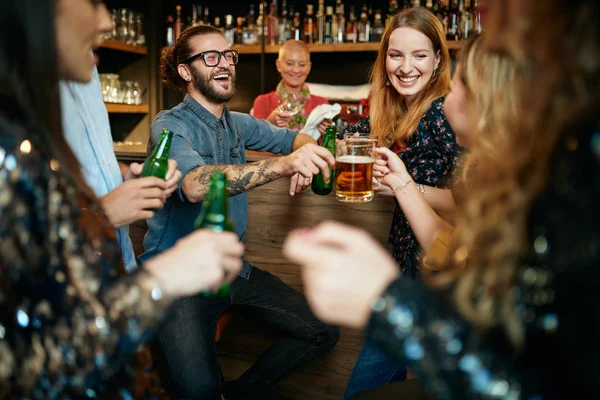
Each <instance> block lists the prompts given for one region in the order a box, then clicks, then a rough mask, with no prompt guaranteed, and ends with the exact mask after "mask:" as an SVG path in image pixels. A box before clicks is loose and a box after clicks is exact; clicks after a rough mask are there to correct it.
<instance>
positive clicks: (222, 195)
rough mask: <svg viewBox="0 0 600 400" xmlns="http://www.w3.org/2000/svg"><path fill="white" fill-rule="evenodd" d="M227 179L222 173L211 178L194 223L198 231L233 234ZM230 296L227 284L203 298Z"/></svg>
mask: <svg viewBox="0 0 600 400" xmlns="http://www.w3.org/2000/svg"><path fill="white" fill-rule="evenodd" d="M228 198H229V194H228V192H227V178H226V177H225V174H224V173H222V172H215V173H214V174H212V175H211V177H210V186H209V189H208V193H207V194H206V196H204V201H203V202H202V208H201V209H200V213H199V214H198V218H196V221H195V222H194V227H195V228H196V229H210V230H211V231H214V232H224V231H225V232H233V222H232V221H231V219H230V218H229V213H228V210H227V208H228V201H227V200H228ZM228 294H229V284H227V283H225V284H223V285H222V286H221V288H219V290H218V291H217V292H216V293H211V292H209V291H205V292H203V293H202V295H203V296H217V297H222V296H226V295H228Z"/></svg>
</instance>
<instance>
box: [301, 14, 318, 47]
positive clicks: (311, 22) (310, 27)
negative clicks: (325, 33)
mask: <svg viewBox="0 0 600 400" xmlns="http://www.w3.org/2000/svg"><path fill="white" fill-rule="evenodd" d="M316 31H317V25H316V22H315V18H314V17H313V5H312V4H307V5H306V16H305V17H304V42H305V43H308V44H313V43H315V36H316Z"/></svg>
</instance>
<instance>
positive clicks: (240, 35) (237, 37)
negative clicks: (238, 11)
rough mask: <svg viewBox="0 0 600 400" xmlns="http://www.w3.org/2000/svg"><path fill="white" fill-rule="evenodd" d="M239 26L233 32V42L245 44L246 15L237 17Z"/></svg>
mask: <svg viewBox="0 0 600 400" xmlns="http://www.w3.org/2000/svg"><path fill="white" fill-rule="evenodd" d="M236 23H237V26H236V27H235V30H234V32H233V43H234V44H244V17H237V19H236Z"/></svg>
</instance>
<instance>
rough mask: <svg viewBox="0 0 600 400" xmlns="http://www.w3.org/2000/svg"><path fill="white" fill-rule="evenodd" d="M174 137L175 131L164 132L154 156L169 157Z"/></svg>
mask: <svg viewBox="0 0 600 400" xmlns="http://www.w3.org/2000/svg"><path fill="white" fill-rule="evenodd" d="M172 138H173V132H171V131H169V132H166V133H163V135H162V137H161V139H160V142H159V143H158V146H156V148H155V149H154V157H156V158H169V152H170V150H171V139H172Z"/></svg>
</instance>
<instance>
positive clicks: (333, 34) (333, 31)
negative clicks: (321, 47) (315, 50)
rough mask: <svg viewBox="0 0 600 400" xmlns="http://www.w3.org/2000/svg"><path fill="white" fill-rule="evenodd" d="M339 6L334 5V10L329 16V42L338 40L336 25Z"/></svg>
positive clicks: (337, 24) (337, 23)
mask: <svg viewBox="0 0 600 400" xmlns="http://www.w3.org/2000/svg"><path fill="white" fill-rule="evenodd" d="M339 13H340V9H339V6H338V5H337V4H336V5H335V12H334V13H333V15H332V16H331V43H334V44H335V43H337V42H338V26H339Z"/></svg>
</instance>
